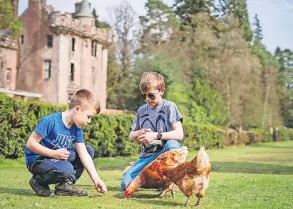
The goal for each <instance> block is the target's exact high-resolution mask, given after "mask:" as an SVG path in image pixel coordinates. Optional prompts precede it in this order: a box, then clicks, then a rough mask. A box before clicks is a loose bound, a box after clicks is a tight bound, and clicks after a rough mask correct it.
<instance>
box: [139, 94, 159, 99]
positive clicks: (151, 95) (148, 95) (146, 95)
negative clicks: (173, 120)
mask: <svg viewBox="0 0 293 209" xmlns="http://www.w3.org/2000/svg"><path fill="white" fill-rule="evenodd" d="M159 93H160V92H157V93H149V94H146V93H142V94H140V96H141V98H142V99H146V98H147V97H148V98H149V99H150V100H155V99H156V96H157V95H158V94H159Z"/></svg>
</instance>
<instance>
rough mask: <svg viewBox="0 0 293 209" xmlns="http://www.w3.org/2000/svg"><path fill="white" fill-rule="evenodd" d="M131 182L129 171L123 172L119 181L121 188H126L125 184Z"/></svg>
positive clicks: (123, 189)
mask: <svg viewBox="0 0 293 209" xmlns="http://www.w3.org/2000/svg"><path fill="white" fill-rule="evenodd" d="M130 182H131V175H130V173H127V172H126V173H125V174H124V176H123V178H122V181H121V190H122V191H125V190H126V186H127V185H128V184H129V183H130Z"/></svg>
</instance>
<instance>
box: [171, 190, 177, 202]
mask: <svg viewBox="0 0 293 209" xmlns="http://www.w3.org/2000/svg"><path fill="white" fill-rule="evenodd" d="M175 193H176V190H175V188H174V187H173V188H172V189H171V195H172V199H173V200H175Z"/></svg>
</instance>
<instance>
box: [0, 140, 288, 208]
mask: <svg viewBox="0 0 293 209" xmlns="http://www.w3.org/2000/svg"><path fill="white" fill-rule="evenodd" d="M208 154H209V156H210V159H211V161H212V167H213V168H212V173H211V178H210V179H211V181H210V187H209V189H208V191H207V194H206V196H205V197H204V198H203V199H202V201H201V206H200V208H202V209H205V208H213V209H220V208H225V209H229V208H244V209H248V208H257V209H258V208H259V209H269V208H272V209H285V208H288V209H292V208H293V142H292V141H291V142H278V143H264V144H256V145H253V146H248V147H232V148H225V149H221V150H209V151H208ZM195 155H196V152H191V153H189V159H190V158H193V157H194V156H195ZM133 159H135V157H132V158H104V159H97V160H96V161H95V163H96V167H97V169H98V170H99V174H100V176H101V177H102V179H103V180H104V181H105V183H106V184H107V185H108V190H109V192H108V193H107V194H104V195H99V194H98V193H97V192H96V191H95V189H94V186H93V185H92V184H91V181H90V179H89V177H88V175H87V174H86V173H85V174H84V175H83V176H82V177H81V179H80V180H79V182H78V184H77V186H78V187H79V188H83V189H87V190H88V192H89V196H88V197H54V198H41V197H38V196H36V195H35V194H34V192H33V191H32V190H31V188H30V187H29V185H28V180H29V179H30V174H29V172H28V171H27V170H26V168H25V166H24V161H23V159H21V160H17V161H12V160H1V161H0V208H5V209H6V208H54V209H57V208H113V209H116V208H128V209H130V208H140V209H143V208H147V209H150V208H181V207H182V206H181V205H182V204H183V203H184V201H185V197H184V195H183V194H182V193H181V192H180V191H178V192H177V194H176V199H175V201H173V200H172V198H171V197H170V195H169V194H168V195H167V196H166V197H165V198H164V199H160V198H153V197H152V196H153V195H154V194H157V191H155V190H141V191H139V192H137V193H135V194H134V196H133V197H132V198H131V199H128V200H125V199H124V198H123V193H122V192H121V191H120V180H121V176H122V169H123V168H124V166H125V165H126V164H127V163H128V162H129V161H130V160H133ZM195 201H196V199H195V198H194V199H193V200H192V203H194V202H195Z"/></svg>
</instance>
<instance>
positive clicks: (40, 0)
mask: <svg viewBox="0 0 293 209" xmlns="http://www.w3.org/2000/svg"><path fill="white" fill-rule="evenodd" d="M38 4H39V5H43V6H46V0H29V7H30V6H32V5H38Z"/></svg>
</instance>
